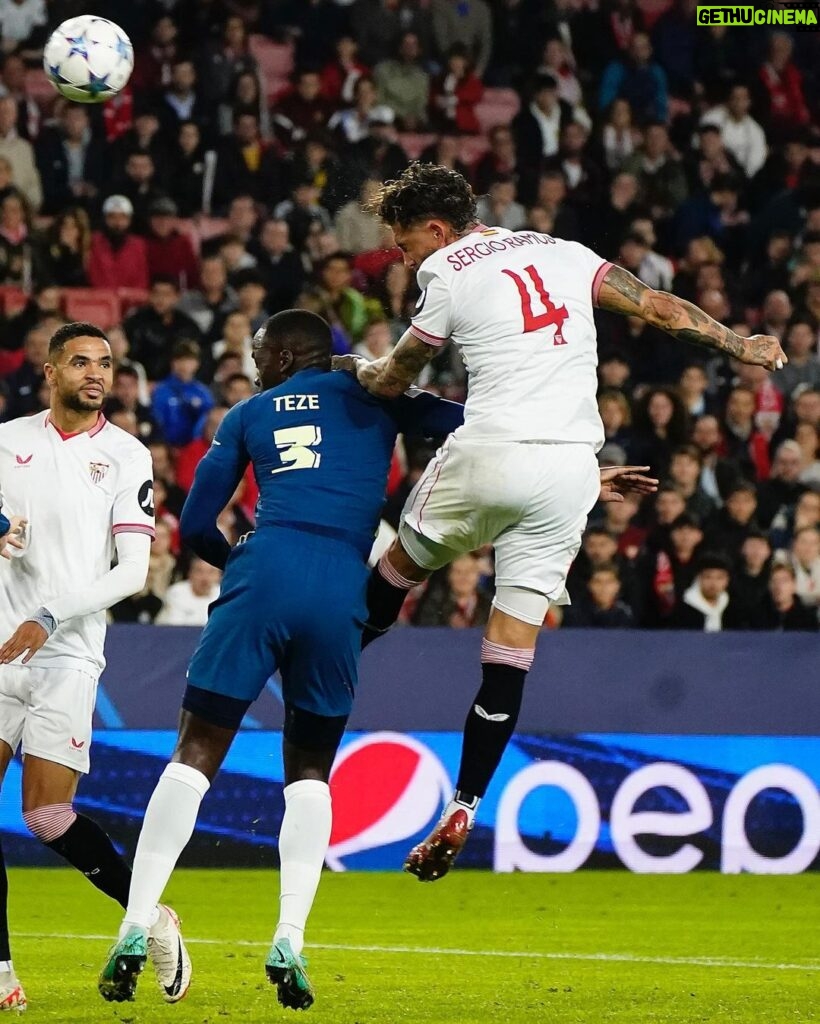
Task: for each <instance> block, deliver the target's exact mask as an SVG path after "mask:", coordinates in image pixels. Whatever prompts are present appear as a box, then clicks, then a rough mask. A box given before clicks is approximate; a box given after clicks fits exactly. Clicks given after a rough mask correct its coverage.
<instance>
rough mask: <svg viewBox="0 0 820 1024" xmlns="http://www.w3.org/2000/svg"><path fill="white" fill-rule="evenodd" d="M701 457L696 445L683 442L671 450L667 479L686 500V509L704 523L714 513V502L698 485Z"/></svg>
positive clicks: (701, 465) (701, 463)
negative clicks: (683, 443)
mask: <svg viewBox="0 0 820 1024" xmlns="http://www.w3.org/2000/svg"><path fill="white" fill-rule="evenodd" d="M702 468H703V457H702V455H701V453H700V449H699V448H698V447H697V446H696V445H692V444H685V445H681V446H680V448H676V449H675V450H674V451H673V452H672V458H671V460H670V463H669V479H670V480H671V481H672V483H673V484H674V485H675V486H676V487H677V489H678V491H680V493H681V495H682V496H683V499H684V501H685V502H686V511H687V512H690V513H691V514H692V515H693V516H695V517H696V518H697V519H698V521H699V522H701V523H703V524H706V523H708V521H709V519H710V518H711V517H712V516H713V515H714V513H715V503H714V501H713V500H712V498H710V497H709V495H708V494H706V492H705V491H704V490H703V488H702V487H701V486H700V474H701V470H702Z"/></svg>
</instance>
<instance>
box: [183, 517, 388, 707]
mask: <svg viewBox="0 0 820 1024" xmlns="http://www.w3.org/2000/svg"><path fill="white" fill-rule="evenodd" d="M367 575H368V568H367V565H366V563H365V561H364V559H363V558H362V555H361V553H360V552H359V551H357V550H356V549H355V548H354V547H352V546H350V545H348V544H346V543H344V542H343V541H339V540H335V539H330V538H327V537H320V536H316V535H313V534H308V533H303V532H301V531H298V530H291V529H285V528H282V527H278V526H277V527H273V526H267V527H262V528H261V529H259V530H257V531H256V533H255V534H254V535H253V536H252V537H251V538H250V539H249V540H248V541H247V542H246V543H245V544H242V545H240V546H238V547H236V548H234V550H233V552H232V553H231V556H230V558H229V559H228V564H227V566H226V568H225V575H224V577H223V580H222V588H221V591H220V595H219V597H218V599H217V600H216V601H214V603H213V604H212V605H211V609H210V615H209V617H208V624H207V625H206V627H205V629H204V631H203V633H202V636H201V638H200V641H199V645H198V646H197V649H196V651H194V656H193V658H192V659H191V664H190V666H189V668H188V683H189V684H190V685H191V686H196V687H198V688H199V689H202V690H208V691H210V692H211V693H220V694H223V695H224V696H226V697H235V698H237V699H239V700H249V701H252V700H256V698H257V697H258V696H259V694H260V693H261V692H262V690H263V689H264V687H265V683H266V682H267V681H268V679H269V678H270V677H271V676H272V675H273V673H274V672H276V670H277V669H278V670H279V671H280V673H281V676H282V696H283V697H284V700H285V702H286V703H288V704H292V705H294V706H296V707H299V708H302V709H303V710H305V711H310V712H312V713H313V714H315V715H324V716H328V717H335V716H340V715H349V714H350V711H351V708H352V706H353V695H354V692H355V690H356V685H357V683H358V667H359V653H360V650H361V634H362V625H363V623H364V621H365V618H366V613H367V604H366V587H367Z"/></svg>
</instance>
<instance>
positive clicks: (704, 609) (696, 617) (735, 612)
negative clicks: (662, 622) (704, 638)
mask: <svg viewBox="0 0 820 1024" xmlns="http://www.w3.org/2000/svg"><path fill="white" fill-rule="evenodd" d="M730 582H731V565H730V564H729V561H728V559H727V558H725V557H724V556H723V555H721V554H714V553H710V554H704V555H701V556H700V558H699V559H698V565H697V574H696V576H695V579H694V581H693V583H692V584H691V586H689V587H688V588H687V589H686V591H685V592H684V594H683V597H682V599H681V600H680V601H679V602H678V604H677V607H676V608H675V612H674V614H673V615H672V618H671V619H670V622H669V626H670V628H671V629H696V630H700V631H702V632H705V633H719V632H721V631H722V630H724V629H742V628H743V626H744V625H745V623H744V622H743V620H742V618H741V616H740V609H739V608H737V607H736V606H735V604H734V602H733V601H732V599H731V597H730V595H729V583H730Z"/></svg>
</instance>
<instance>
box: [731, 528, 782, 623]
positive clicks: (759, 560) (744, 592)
mask: <svg viewBox="0 0 820 1024" xmlns="http://www.w3.org/2000/svg"><path fill="white" fill-rule="evenodd" d="M771 557H772V547H771V544H770V543H769V539H768V537H767V536H766V534H765V533H763V532H762V531H761V530H754V531H752V532H751V533H749V534H748V535H747V536H746V538H745V540H744V541H743V546H742V547H741V549H740V560H739V562H738V563H737V565H736V567H735V570H734V572H733V575H732V583H731V586H730V595H731V598H732V601H733V602H734V604H735V606H736V608H737V610H738V613H739V615H740V617H741V619H742V620H743V622H744V623H745V624H746V626H747V627H751V625H752V623H753V620H754V617H755V615H756V614H757V612H758V609H759V608H760V607H761V606H762V605H763V604H764V602H765V601H766V597H767V595H768V593H769V574H770V571H771Z"/></svg>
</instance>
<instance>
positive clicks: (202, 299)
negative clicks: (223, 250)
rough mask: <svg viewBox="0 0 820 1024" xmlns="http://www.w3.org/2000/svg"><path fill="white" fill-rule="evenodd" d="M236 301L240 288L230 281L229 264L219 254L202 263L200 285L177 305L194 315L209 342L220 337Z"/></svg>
mask: <svg viewBox="0 0 820 1024" xmlns="http://www.w3.org/2000/svg"><path fill="white" fill-rule="evenodd" d="M236 305H237V296H236V292H235V291H234V289H233V288H232V287H231V285H229V284H228V274H227V271H226V269H225V264H224V263H223V262H222V260H221V259H220V258H219V257H218V256H211V257H206V258H205V259H203V260H202V262H201V264H200V283H199V289H198V290H196V291H187V292H185V294H184V295H183V296H182V298H181V299H180V300H179V304H178V307H177V308H178V309H179V311H180V312H181V313H184V314H185V315H186V316H188V317H190V318H191V320H193V321H194V323H195V324H196V326H197V328H198V330H199V332H200V333H201V334H202V335H203V336H204V337H205V338H206V340H207V342H210V343H212V342H214V341H216V340H217V338H218V337H220V335H221V332H222V325H223V323H224V322H225V317H226V316H227V315H228V313H230V312H231V310H233V309H236Z"/></svg>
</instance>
